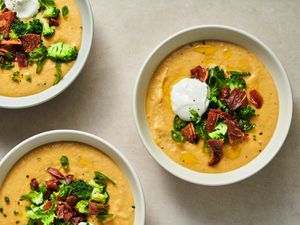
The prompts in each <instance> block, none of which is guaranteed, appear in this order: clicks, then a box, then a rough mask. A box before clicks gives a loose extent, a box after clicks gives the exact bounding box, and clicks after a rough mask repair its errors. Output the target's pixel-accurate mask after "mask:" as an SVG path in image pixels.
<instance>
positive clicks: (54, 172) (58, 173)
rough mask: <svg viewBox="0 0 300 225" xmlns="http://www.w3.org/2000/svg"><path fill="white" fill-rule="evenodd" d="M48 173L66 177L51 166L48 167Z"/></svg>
mask: <svg viewBox="0 0 300 225" xmlns="http://www.w3.org/2000/svg"><path fill="white" fill-rule="evenodd" d="M47 171H48V173H50V174H51V175H52V176H54V177H56V178H58V179H65V176H64V175H63V174H62V173H61V172H60V171H59V170H58V169H55V168H51V167H49V168H48V169H47Z"/></svg>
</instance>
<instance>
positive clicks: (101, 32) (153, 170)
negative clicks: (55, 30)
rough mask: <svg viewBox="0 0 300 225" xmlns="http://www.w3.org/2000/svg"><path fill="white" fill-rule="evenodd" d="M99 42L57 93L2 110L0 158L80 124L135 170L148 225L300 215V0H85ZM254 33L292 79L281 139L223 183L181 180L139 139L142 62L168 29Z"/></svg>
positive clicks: (283, 223) (283, 221)
mask: <svg viewBox="0 0 300 225" xmlns="http://www.w3.org/2000/svg"><path fill="white" fill-rule="evenodd" d="M91 3H92V5H93V11H94V15H95V39H94V45H93V48H92V52H91V55H90V58H89V60H88V62H87V64H86V66H85V68H84V70H83V72H82V74H81V76H80V77H79V78H78V79H77V80H76V81H75V82H74V83H73V84H72V85H71V87H69V88H68V89H67V90H66V91H65V92H64V93H63V94H61V95H59V96H58V97H56V98H55V99H53V100H51V101H50V102H47V103H45V104H43V105H40V106H37V107H34V108H30V109H24V110H4V109H0V118H1V119H0V157H3V156H4V155H5V154H6V153H7V152H8V151H9V150H10V149H11V148H12V147H13V146H15V145H16V144H17V143H19V142H20V141H22V140H24V139H25V138H28V137H30V136H32V135H34V134H37V133H39V132H43V131H46V130H51V129H62V128H69V129H79V130H83V131H88V132H91V133H94V134H96V135H99V136H101V137H103V138H105V139H107V140H108V141H110V142H111V143H113V144H114V145H115V146H117V147H118V148H119V149H120V150H121V151H122V152H123V153H124V154H125V155H126V156H127V158H128V159H129V160H130V161H131V162H132V164H133V166H134V168H135V169H136V170H137V172H138V175H139V177H140V179H141V182H142V185H143V187H144V191H145V197H146V201H147V219H146V224H147V225H169V224H170V225H183V224H184V225H198V224H205V225H241V224H243V225H295V224H299V223H300V222H299V221H300V146H299V137H300V119H299V116H300V89H299V88H298V86H300V74H299V71H300V67H299V65H300V61H299V59H300V44H299V39H300V29H299V28H300V1H299V0H291V1H281V0H268V1H266V0H251V1H244V0H243V1H241V0H223V1H220V0H215V1H211V0H201V1H200V0H164V1H163V0H148V1H146V0H122V1H120V0H110V1H107V0H91ZM208 23H216V24H224V25H230V26H234V27H237V28H241V29H243V30H246V31H248V32H250V33H251V34H254V35H256V36H257V37H258V38H259V39H261V40H262V41H264V42H265V43H266V44H267V45H268V46H269V47H271V49H273V51H274V52H275V53H276V54H277V56H278V57H279V59H280V60H281V61H282V63H283V65H284V66H285V68H286V70H287V72H288V75H289V78H290V80H291V83H292V86H293V93H294V103H295V111H294V118H293V123H292V127H291V130H290V133H289V136H288V138H287V141H286V143H285V145H284V147H283V148H282V150H281V152H280V153H279V154H278V155H277V157H276V158H275V159H274V160H273V161H272V162H271V163H270V164H269V165H268V166H267V167H266V168H265V169H263V171H261V172H259V173H258V174H257V175H255V176H253V177H251V178H249V179H247V180H245V181H243V182H241V183H238V184H234V185H230V186H226V187H216V188H214V187H202V186H196V185H193V184H189V183H186V182H184V181H182V180H179V179H177V178H176V177H174V176H172V175H171V174H169V173H167V172H166V171H164V170H163V169H162V168H161V167H160V166H159V165H158V164H157V163H156V162H155V161H154V160H153V159H152V158H151V157H150V155H149V154H148V153H147V152H146V149H145V148H144V146H143V145H142V144H141V142H140V141H139V138H138V136H137V133H136V130H135V126H134V123H133V118H132V95H133V87H134V83H135V79H136V76H137V73H138V71H139V68H140V66H141V65H142V63H143V61H144V60H145V58H146V56H147V55H148V54H149V53H150V51H152V49H153V48H154V47H155V46H156V45H157V44H158V43H160V42H161V41H162V40H164V39H165V38H167V37H168V36H169V35H171V34H173V33H174V32H177V31H179V30H181V29H183V28H186V27H190V26H193V25H199V24H208Z"/></svg>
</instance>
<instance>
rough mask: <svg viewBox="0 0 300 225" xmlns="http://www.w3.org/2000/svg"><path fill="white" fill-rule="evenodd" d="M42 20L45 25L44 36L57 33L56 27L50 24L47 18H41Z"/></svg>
mask: <svg viewBox="0 0 300 225" xmlns="http://www.w3.org/2000/svg"><path fill="white" fill-rule="evenodd" d="M40 22H41V23H42V25H43V32H42V33H43V36H44V37H50V36H52V35H53V34H54V33H55V29H54V28H53V27H51V26H50V25H49V21H47V20H46V19H43V18H42V19H40Z"/></svg>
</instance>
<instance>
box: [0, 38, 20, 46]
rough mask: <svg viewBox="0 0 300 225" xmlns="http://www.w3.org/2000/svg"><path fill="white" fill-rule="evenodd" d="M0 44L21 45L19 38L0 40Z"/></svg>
mask: <svg viewBox="0 0 300 225" xmlns="http://www.w3.org/2000/svg"><path fill="white" fill-rule="evenodd" d="M0 44H1V45H5V46H8V45H22V41H21V40H20V39H11V40H2V41H1V42H0Z"/></svg>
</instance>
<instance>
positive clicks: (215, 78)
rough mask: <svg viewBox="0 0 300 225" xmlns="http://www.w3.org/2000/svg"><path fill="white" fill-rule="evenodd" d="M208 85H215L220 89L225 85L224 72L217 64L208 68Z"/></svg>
mask: <svg viewBox="0 0 300 225" xmlns="http://www.w3.org/2000/svg"><path fill="white" fill-rule="evenodd" d="M208 75H209V77H208V86H209V87H210V88H212V87H217V88H218V89H221V88H222V87H224V86H225V84H226V82H225V80H226V79H225V73H224V70H223V69H220V68H219V67H218V66H215V67H213V68H210V69H209V71H208Z"/></svg>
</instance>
